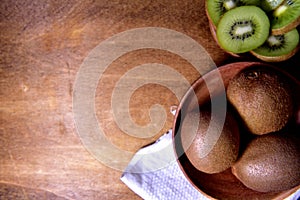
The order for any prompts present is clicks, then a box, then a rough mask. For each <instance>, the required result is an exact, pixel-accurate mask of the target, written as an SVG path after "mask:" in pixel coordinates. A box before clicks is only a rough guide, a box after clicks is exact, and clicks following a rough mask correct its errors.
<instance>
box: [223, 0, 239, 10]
mask: <svg viewBox="0 0 300 200" xmlns="http://www.w3.org/2000/svg"><path fill="white" fill-rule="evenodd" d="M223 5H224V7H225V8H226V10H230V9H232V8H235V7H236V3H235V2H234V1H233V0H229V1H224V3H223Z"/></svg>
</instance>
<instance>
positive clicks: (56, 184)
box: [0, 0, 299, 199]
mask: <svg viewBox="0 0 300 200" xmlns="http://www.w3.org/2000/svg"><path fill="white" fill-rule="evenodd" d="M0 20H1V21H0V42H1V45H0V52H1V53H0V124H1V126H0V146H1V150H0V154H1V155H0V183H1V184H0V186H1V190H0V197H1V198H2V197H3V198H6V197H10V196H12V197H15V196H19V195H20V196H22V197H24V198H25V199H26V198H27V199H32V198H31V195H35V196H39V195H42V196H44V197H48V196H47V195H50V196H51V199H52V198H53V199H64V198H66V199H140V197H138V196H137V195H136V194H134V193H133V192H132V191H131V190H130V189H128V188H127V186H125V185H124V184H123V183H122V182H121V181H120V176H121V174H122V172H121V171H118V170H114V169H111V168H110V167H108V166H105V165H103V164H102V163H101V162H99V161H98V160H96V159H95V158H94V157H93V156H92V155H91V154H90V153H89V152H88V151H87V150H86V149H85V148H84V146H83V145H82V143H81V141H80V138H79V136H78V134H77V132H76V128H75V123H74V118H73V113H72V94H73V86H74V82H75V78H76V73H77V72H78V70H79V68H80V65H81V63H82V62H83V60H84V58H85V57H86V56H87V55H88V53H89V52H90V51H91V50H92V49H93V48H94V47H96V46H97V45H98V44H99V43H101V42H102V41H104V40H105V39H107V38H109V37H111V36H113V35H115V34H117V33H120V32H122V31H126V30H129V29H133V28H140V27H149V26H151V27H163V28H168V29H172V30H175V31H178V32H181V33H184V34H186V35H188V36H190V37H191V38H193V39H194V40H196V41H197V42H198V43H200V44H201V45H202V46H203V47H204V48H205V49H206V50H207V52H208V53H209V54H210V56H211V57H212V59H213V60H214V61H215V63H216V64H217V65H218V66H220V65H222V64H225V63H228V62H232V61H236V60H238V59H241V58H232V57H230V56H229V55H228V54H226V53H225V52H223V51H222V50H221V49H220V48H219V47H218V46H217V45H216V43H215V42H214V40H213V38H212V36H211V34H210V32H209V31H210V30H209V26H208V21H207V18H206V16H205V11H204V1H200V0H199V1H192V0H187V1H179V0H174V1H166V0H154V1H150V0H146V1H145V0H143V1H142V0H135V1H120V0H87V1H77V0H71V1H58V0H44V1H38V0H30V1H29V0H26V1H23V0H15V1H10V0H2V1H1V4H0ZM298 56H299V54H298ZM296 58H297V55H296V56H295V58H293V59H291V60H290V61H289V62H284V63H280V65H284V66H287V70H290V71H293V70H294V68H293V65H299V62H298V60H297V59H296ZM247 59H249V58H247ZM250 59H253V58H250ZM145 62H157V63H163V64H166V65H168V66H171V67H173V68H174V69H177V70H179V71H180V73H182V74H183V75H184V76H185V77H186V79H187V80H188V81H189V82H191V83H192V82H193V81H195V80H196V79H197V78H198V77H199V74H197V73H196V72H195V71H193V69H192V67H191V66H190V65H189V63H187V62H186V61H185V60H182V59H181V58H180V57H178V56H176V55H173V54H170V53H167V52H162V51H159V50H151V49H149V50H142V51H135V52H131V53H129V54H126V55H124V56H122V57H121V58H119V59H118V60H116V61H115V62H114V63H112V65H111V66H110V67H109V69H108V70H107V71H106V72H105V73H104V76H103V79H101V80H100V81H99V85H98V89H97V92H96V105H95V107H96V111H97V116H98V118H99V121H101V123H103V124H105V125H106V126H105V131H106V132H107V133H108V134H107V138H109V140H110V141H111V142H112V143H113V144H115V145H116V146H117V147H119V148H120V149H125V150H128V151H130V152H133V153H134V152H136V151H137V150H138V149H139V148H140V147H142V146H144V145H146V144H149V143H151V142H153V141H154V140H156V139H157V138H158V137H159V136H160V135H161V134H163V133H164V132H165V131H166V130H168V129H169V128H171V126H172V123H173V116H172V115H170V114H168V120H167V122H166V124H165V126H164V128H163V129H162V130H161V131H160V133H159V134H157V135H155V136H154V137H151V138H147V139H140V138H134V137H131V136H129V135H126V134H125V133H123V132H122V131H121V130H120V129H119V128H118V127H117V125H116V124H115V123H114V122H113V119H112V115H111V113H110V109H111V108H110V98H111V94H112V91H113V88H114V85H115V83H116V82H117V81H118V78H119V77H121V76H122V75H123V74H124V73H125V72H126V71H128V70H129V69H131V68H132V67H134V66H136V65H139V64H141V63H145ZM290 63H292V64H290ZM293 73H294V74H295V73H296V72H293ZM298 75H299V73H298V74H296V76H298ZM298 77H299V76H298ZM150 97H151V98H150ZM154 102H155V103H159V104H161V105H164V107H165V108H166V109H167V110H168V109H169V107H170V106H171V105H174V104H175V105H176V104H178V100H177V99H175V98H174V94H172V92H170V91H168V90H166V88H164V87H160V86H155V85H152V86H151V85H148V86H145V88H141V89H139V90H137V91H136V92H135V93H134V95H133V97H132V100H131V102H130V112H131V114H132V117H133V119H134V120H135V121H136V122H137V123H139V124H147V123H148V122H149V117H148V108H149V106H151V105H152V104H153V103H154ZM50 196H49V198H50ZM33 199H34V198H33Z"/></svg>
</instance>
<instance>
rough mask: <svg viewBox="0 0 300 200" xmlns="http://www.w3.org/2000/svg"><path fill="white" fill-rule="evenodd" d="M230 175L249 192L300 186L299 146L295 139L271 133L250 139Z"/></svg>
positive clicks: (280, 189) (297, 140)
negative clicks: (248, 189) (249, 190)
mask: <svg viewBox="0 0 300 200" xmlns="http://www.w3.org/2000/svg"><path fill="white" fill-rule="evenodd" d="M231 169H232V173H233V174H234V175H235V176H236V177H237V178H238V179H239V180H240V181H241V182H242V183H243V184H244V185H245V186H247V187H248V188H250V189H252V190H255V191H259V192H279V191H284V190H288V189H291V188H293V187H295V186H297V185H299V184H300V142H299V138H297V137H296V136H295V135H293V136H291V135H289V134H288V133H284V134H283V133H280V134H279V133H272V134H267V135H262V136H257V137H256V138H255V139H253V140H252V141H251V142H250V143H249V144H248V146H247V147H246V149H245V151H244V152H243V153H242V155H241V157H240V158H239V159H238V160H237V162H236V163H235V164H234V165H233V167H232V168H231Z"/></svg>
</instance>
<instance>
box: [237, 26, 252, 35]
mask: <svg viewBox="0 0 300 200" xmlns="http://www.w3.org/2000/svg"><path fill="white" fill-rule="evenodd" d="M252 31H253V29H252V26H251V25H247V26H242V27H240V26H239V27H236V29H235V32H234V33H235V34H236V35H243V34H246V33H251V32H252Z"/></svg>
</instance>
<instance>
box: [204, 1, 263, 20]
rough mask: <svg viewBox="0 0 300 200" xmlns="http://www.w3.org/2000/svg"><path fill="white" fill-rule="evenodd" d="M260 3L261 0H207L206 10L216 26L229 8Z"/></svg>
mask: <svg viewBox="0 0 300 200" xmlns="http://www.w3.org/2000/svg"><path fill="white" fill-rule="evenodd" d="M259 3H260V1H259V0H206V11H207V16H208V18H209V19H210V21H212V23H213V24H214V26H216V25H217V24H218V22H219V20H220V18H221V17H222V15H223V14H224V13H225V12H227V11H228V10H230V9H233V8H235V7H239V6H244V5H259Z"/></svg>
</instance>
